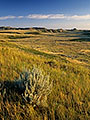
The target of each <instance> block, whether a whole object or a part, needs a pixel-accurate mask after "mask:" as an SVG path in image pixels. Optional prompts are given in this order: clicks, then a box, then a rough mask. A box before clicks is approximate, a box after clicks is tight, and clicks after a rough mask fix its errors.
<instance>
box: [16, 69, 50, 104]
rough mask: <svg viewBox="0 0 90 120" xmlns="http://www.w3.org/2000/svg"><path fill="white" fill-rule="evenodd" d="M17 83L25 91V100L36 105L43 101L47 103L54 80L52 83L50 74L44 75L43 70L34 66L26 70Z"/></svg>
mask: <svg viewBox="0 0 90 120" xmlns="http://www.w3.org/2000/svg"><path fill="white" fill-rule="evenodd" d="M15 83H16V84H17V85H18V89H19V90H20V91H23V92H22V97H23V99H24V100H25V101H27V102H29V103H30V104H32V105H34V106H35V105H40V104H43V103H44V105H46V101H47V96H48V95H49V94H50V92H51V88H52V82H51V83H50V81H49V76H46V75H43V74H42V71H41V70H39V69H37V68H33V69H32V71H25V72H23V73H22V74H20V77H19V79H18V80H16V82H15Z"/></svg>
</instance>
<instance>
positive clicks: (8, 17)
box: [0, 16, 16, 20]
mask: <svg viewBox="0 0 90 120" xmlns="http://www.w3.org/2000/svg"><path fill="white" fill-rule="evenodd" d="M15 18H16V16H3V17H0V20H7V19H15Z"/></svg>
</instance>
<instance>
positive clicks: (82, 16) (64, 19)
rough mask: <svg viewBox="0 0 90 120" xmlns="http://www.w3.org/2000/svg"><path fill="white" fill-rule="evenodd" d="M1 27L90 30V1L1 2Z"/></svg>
mask: <svg viewBox="0 0 90 120" xmlns="http://www.w3.org/2000/svg"><path fill="white" fill-rule="evenodd" d="M0 26H11V27H46V28H54V29H56V28H63V29H71V28H74V27H76V28H78V29H90V0H0Z"/></svg>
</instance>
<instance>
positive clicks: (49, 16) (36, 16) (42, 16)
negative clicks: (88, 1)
mask: <svg viewBox="0 0 90 120" xmlns="http://www.w3.org/2000/svg"><path fill="white" fill-rule="evenodd" d="M26 18H30V19H66V20H89V19H90V14H88V15H82V16H81V15H80V16H79V15H72V16H67V15H64V14H47V15H46V14H31V15H28V16H27V17H26Z"/></svg>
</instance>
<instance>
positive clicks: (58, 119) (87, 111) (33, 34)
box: [0, 30, 90, 120]
mask: <svg viewBox="0 0 90 120" xmlns="http://www.w3.org/2000/svg"><path fill="white" fill-rule="evenodd" d="M34 66H35V67H36V68H38V69H41V70H42V71H43V72H44V73H45V74H46V75H49V77H50V81H53V87H52V92H51V93H50V94H49V95H48V99H47V104H48V106H46V107H45V106H44V107H43V106H37V107H36V108H34V107H33V106H32V105H30V104H29V103H24V104H23V103H22V100H21V97H20V95H18V94H17V93H11V94H10V95H9V99H7V100H6V101H3V96H2V94H0V119H1V120H3V119H5V120H23V119H24V120H30V119H31V120H43V119H44V120H48V119H50V120H90V39H89V37H88V35H87V34H84V33H83V31H65V32H63V33H44V32H41V31H35V30H34V31H31V30H2V31H0V82H1V83H3V82H4V81H13V80H15V79H18V78H19V75H20V73H22V72H23V71H24V70H29V69H30V70H31V69H32V68H33V67H34Z"/></svg>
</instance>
